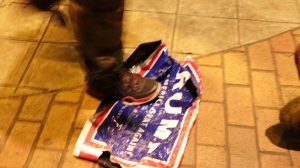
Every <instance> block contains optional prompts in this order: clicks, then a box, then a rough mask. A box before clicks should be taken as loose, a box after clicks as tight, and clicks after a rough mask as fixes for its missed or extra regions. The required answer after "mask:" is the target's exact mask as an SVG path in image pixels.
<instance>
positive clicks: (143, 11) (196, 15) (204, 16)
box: [125, 9, 300, 24]
mask: <svg viewBox="0 0 300 168" xmlns="http://www.w3.org/2000/svg"><path fill="white" fill-rule="evenodd" d="M125 12H141V13H153V14H165V15H173V14H174V13H171V12H162V11H147V10H137V9H134V10H131V9H125ZM178 15H179V16H195V17H203V18H213V19H237V17H238V16H237V17H222V16H212V15H200V14H182V13H180V14H178ZM238 18H239V17H238ZM239 20H243V21H244V20H245V21H257V22H269V23H287V24H300V21H299V22H295V21H280V20H264V19H249V18H242V19H241V18H239Z"/></svg>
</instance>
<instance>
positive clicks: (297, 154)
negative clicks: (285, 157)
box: [290, 150, 300, 168]
mask: <svg viewBox="0 0 300 168" xmlns="http://www.w3.org/2000/svg"><path fill="white" fill-rule="evenodd" d="M290 154H291V158H292V161H293V165H294V167H295V168H300V151H292V150H291V151H290Z"/></svg>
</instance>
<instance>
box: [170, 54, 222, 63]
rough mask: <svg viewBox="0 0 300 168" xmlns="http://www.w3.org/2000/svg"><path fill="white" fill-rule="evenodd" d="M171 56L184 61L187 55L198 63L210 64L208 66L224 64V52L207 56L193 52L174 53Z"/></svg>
mask: <svg viewBox="0 0 300 168" xmlns="http://www.w3.org/2000/svg"><path fill="white" fill-rule="evenodd" d="M171 56H172V57H173V58H174V59H175V60H176V61H178V62H182V61H184V59H185V58H186V57H187V56H190V57H192V58H193V60H194V61H195V62H196V63H197V65H208V66H221V65H222V54H220V53H218V54H211V55H206V56H199V55H193V54H181V53H173V54H171Z"/></svg>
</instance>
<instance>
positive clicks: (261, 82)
mask: <svg viewBox="0 0 300 168" xmlns="http://www.w3.org/2000/svg"><path fill="white" fill-rule="evenodd" d="M299 40H300V29H296V30H294V31H288V32H285V33H283V34H280V35H278V36H275V37H272V38H270V39H266V40H262V41H259V42H256V43H253V44H249V45H246V46H241V47H240V48H235V49H230V50H227V51H223V52H219V53H215V54H212V55H207V56H203V57H199V58H195V59H196V61H197V62H198V64H199V65H200V68H201V71H202V73H203V78H204V84H205V89H204V96H203V101H202V103H201V106H200V113H199V116H198V119H197V122H196V125H195V127H194V129H193V131H192V134H191V136H190V139H189V143H188V147H187V150H186V154H185V156H184V160H183V163H182V167H195V166H196V167H199V168H200V167H203V168H209V167H212V168H224V167H227V166H229V167H231V168H234V167H238V168H250V167H262V168H273V167H280V168H281V167H282V168H288V167H294V168H296V167H300V152H299V151H288V150H286V149H283V148H279V147H277V146H274V145H273V144H272V143H270V141H269V139H268V138H267V137H266V135H265V131H266V129H268V128H269V127H271V126H272V125H275V124H277V123H278V120H279V119H278V112H279V109H280V107H282V106H283V105H284V104H285V103H287V102H288V101H289V100H291V99H292V98H294V97H296V96H299V95H300V84H299V81H298V79H297V73H296V67H295V66H294V62H293V59H294V58H293V52H294V49H295V46H296V44H297V43H298V42H299ZM98 104H99V101H97V100H94V99H92V98H90V97H89V96H87V95H86V94H85V93H84V91H83V88H82V87H78V88H75V89H69V90H57V91H51V92H47V91H44V92H42V93H33V94H31V95H28V94H23V95H22V94H19V95H18V94H17V95H15V96H8V97H3V98H1V99H0V106H1V109H0V118H1V122H0V128H1V132H0V133H1V134H0V135H1V136H0V151H1V154H0V160H1V162H0V167H21V166H32V167H39V166H41V165H43V167H56V166H62V167H97V165H96V164H93V163H90V162H87V161H83V160H80V159H76V158H75V157H73V156H72V151H73V148H74V143H75V142H76V139H77V137H78V135H79V133H80V131H81V128H82V127H83V124H84V122H85V121H86V120H87V118H89V117H90V116H91V115H92V114H93V113H94V111H95V109H96V107H97V106H98Z"/></svg>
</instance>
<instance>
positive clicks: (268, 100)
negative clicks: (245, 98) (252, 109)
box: [252, 71, 281, 107]
mask: <svg viewBox="0 0 300 168" xmlns="http://www.w3.org/2000/svg"><path fill="white" fill-rule="evenodd" d="M252 85H253V93H254V103H255V105H256V106H264V107H280V106H281V102H280V99H279V93H278V90H277V89H278V88H277V84H276V76H275V74H274V73H272V72H262V71H260V72H258V71H252Z"/></svg>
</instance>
